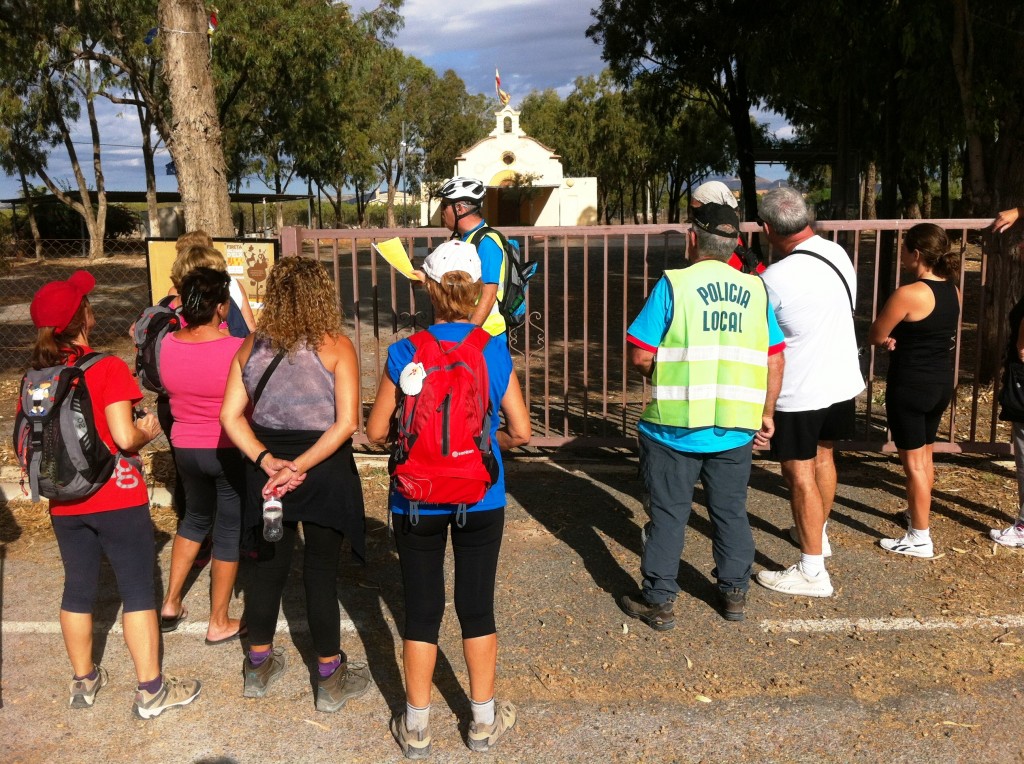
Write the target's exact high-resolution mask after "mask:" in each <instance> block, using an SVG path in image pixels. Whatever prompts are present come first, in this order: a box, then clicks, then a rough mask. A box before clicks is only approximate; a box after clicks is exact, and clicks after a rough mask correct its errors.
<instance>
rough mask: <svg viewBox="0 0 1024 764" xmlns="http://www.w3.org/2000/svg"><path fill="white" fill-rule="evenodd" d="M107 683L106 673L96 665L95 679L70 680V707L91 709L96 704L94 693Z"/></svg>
mask: <svg viewBox="0 0 1024 764" xmlns="http://www.w3.org/2000/svg"><path fill="white" fill-rule="evenodd" d="M106 683H107V671H106V669H104V668H103V667H102V666H101V665H99V664H98V663H97V664H96V678H95V679H72V680H71V703H70V705H71V707H72V708H92V704H93V703H95V702H96V693H97V692H99V691H100V688H101V687H103V686H105V685H106Z"/></svg>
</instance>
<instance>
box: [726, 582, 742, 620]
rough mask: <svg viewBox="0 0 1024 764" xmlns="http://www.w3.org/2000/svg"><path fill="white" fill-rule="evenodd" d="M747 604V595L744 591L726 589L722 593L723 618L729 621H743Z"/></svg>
mask: <svg viewBox="0 0 1024 764" xmlns="http://www.w3.org/2000/svg"><path fill="white" fill-rule="evenodd" d="M746 604H747V593H746V592H745V591H743V590H742V589H726V590H725V591H723V592H722V617H723V618H725V620H727V621H742V620H743V608H744V607H746Z"/></svg>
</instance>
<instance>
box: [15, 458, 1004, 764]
mask: <svg viewBox="0 0 1024 764" xmlns="http://www.w3.org/2000/svg"><path fill="white" fill-rule="evenodd" d="M981 465H984V466H986V467H987V469H986V470H984V471H978V470H977V469H976V468H977V467H978V466H981ZM840 469H841V482H842V483H843V485H841V487H840V492H839V498H838V500H837V504H836V510H835V515H834V519H833V521H832V523H831V524H830V536H831V539H832V545H833V548H834V550H835V556H834V558H833V559H832V561H831V563H830V566H829V569H830V571H831V573H832V576H833V580H834V584H835V585H836V590H837V593H836V596H834V597H833V598H831V599H828V600H814V599H810V598H787V597H784V596H782V595H778V594H775V593H773V592H768V591H766V590H764V589H760V588H757V587H756V585H754V588H753V589H752V591H751V597H750V604H749V608H748V616H747V620H746V621H744V622H742V623H727V622H725V621H723V620H722V619H721V618H720V616H719V615H718V614H717V612H716V611H715V609H714V596H713V595H714V589H713V586H712V584H711V583H710V581H709V579H708V575H709V573H710V570H711V568H712V562H711V555H710V541H709V538H708V536H709V533H710V524H709V521H708V519H707V514H706V512H705V511H704V510H703V508H702V507H700V506H698V507H697V509H696V511H695V514H694V517H693V519H692V521H691V529H690V534H689V536H688V539H687V541H688V544H687V548H686V550H685V551H684V555H683V563H682V565H681V568H680V585H681V587H682V589H683V593H682V594H681V595H680V599H679V601H678V602H677V606H676V612H677V623H678V626H677V628H676V629H675V630H674V631H670V632H665V633H662V634H658V633H655V632H653V631H651V630H650V629H648V628H647V627H645V626H644V625H643V624H641V623H639V622H637V621H632V620H629V619H626V618H625V617H624V616H623V615H622V613H621V612H620V611H619V610H618V609H617V608H616V606H615V604H614V599H613V595H614V594H619V593H621V592H623V591H628V590H629V589H630V587H632V586H634V582H635V580H636V577H637V573H638V561H637V554H638V552H639V534H638V528H639V524H640V521H641V517H642V509H641V508H640V505H639V502H638V501H637V499H636V497H637V496H638V495H639V489H640V486H639V483H638V481H637V480H636V470H635V464H634V463H633V462H631V461H630V460H629V458H628V457H627V456H623V457H621V459H620V460H619V461H618V462H614V463H610V462H607V461H606V462H575V463H563V464H559V463H554V462H550V461H540V462H517V463H516V464H514V465H512V466H511V468H510V470H509V473H510V479H509V484H510V504H509V513H508V522H507V527H506V533H505V541H504V548H503V556H502V563H501V568H500V570H499V584H498V594H497V600H498V607H499V612H498V617H499V629H500V639H501V655H500V669H499V670H500V676H499V693H500V695H501V696H502V697H508V698H510V699H512V700H513V701H514V702H515V703H516V704H517V705H518V706H519V708H520V712H521V722H520V725H519V728H518V729H517V730H516V731H515V732H514V733H512V734H511V735H510V736H509V737H508V739H506V740H504V741H502V743H501V745H500V746H499V748H498V749H497V750H496V751H495V752H494V754H491V755H489V756H484V758H483V759H482V758H481V755H480V754H472V753H470V752H469V751H467V750H466V749H465V747H464V745H463V744H462V742H461V738H460V736H461V735H462V734H463V733H464V728H465V720H466V719H467V717H468V715H469V711H468V701H466V699H465V694H464V692H463V691H462V690H461V689H460V688H461V687H462V686H465V684H466V672H465V666H464V663H463V661H462V657H461V653H460V648H459V633H458V627H457V624H456V623H454V612H451V611H452V608H449V615H448V619H447V620H446V623H445V626H444V628H443V629H442V635H441V647H442V650H443V653H444V656H445V657H444V658H443V659H442V661H441V662H440V665H439V669H438V673H437V677H436V678H437V687H438V690H437V693H436V694H435V702H434V711H433V716H432V719H433V722H432V728H433V731H434V738H435V743H434V750H435V753H434V757H433V758H434V760H436V761H441V762H447V761H452V762H461V761H481V760H485V759H488V758H489V759H491V760H494V761H516V762H534V761H585V760H592V759H596V758H598V757H599V758H600V759H601V760H610V761H623V762H633V761H650V762H670V761H707V762H733V761H739V762H762V761H772V762H774V761H778V762H791V761H792V762H804V761H806V762H811V761H814V762H822V761H826V762H833V761H834V762H846V761H864V762H874V761H886V762H901V761H907V762H912V761H925V760H932V761H936V762H947V761H964V762H978V761H985V762H988V761H997V762H998V761H1024V753H1022V749H1024V744H1022V742H1021V741H1022V740H1024V737H1022V735H1021V734H1020V731H1019V727H1020V725H1019V719H1020V717H1021V711H1022V710H1024V702H1022V699H1021V695H1022V693H1024V665H1022V660H1021V659H1022V657H1024V655H1022V649H1024V646H1022V628H1024V617H1022V614H1024V609H1022V608H1021V607H1020V606H1019V593H1020V578H1021V574H1022V572H1024V554H1022V553H1016V552H1013V551H1010V550H1005V549H999V550H998V552H997V553H996V554H995V555H993V554H992V548H991V545H990V544H988V543H987V542H986V541H985V538H984V531H985V530H986V529H987V528H988V527H989V524H993V525H995V524H999V523H1002V522H1003V521H1004V520H1005V519H1006V516H1007V513H1008V512H1009V507H1010V506H1011V505H1012V502H1013V499H1014V491H1013V480H1012V470H1011V469H1010V467H1009V466H1008V465H1006V464H999V463H996V464H988V463H987V462H983V461H981V460H969V459H967V458H965V457H961V458H959V459H954V460H951V461H948V462H944V463H942V464H940V465H938V466H937V485H938V487H939V488H938V490H937V492H936V496H937V508H936V509H937V512H936V519H935V522H934V535H935V537H936V539H937V553H940V554H943V555H944V556H942V557H940V558H938V559H936V560H934V561H924V560H914V559H905V558H902V557H895V556H890V555H886V554H885V553H884V552H882V551H881V550H880V549H879V548H878V546H877V538H878V537H879V536H881V535H882V534H883V533H884V534H889V533H893V532H895V530H896V526H895V524H894V518H895V516H896V515H897V514H898V513H899V512H900V511H901V508H902V506H903V505H902V504H901V495H902V477H901V475H900V474H899V473H898V471H897V470H896V469H894V462H893V460H892V459H890V458H886V457H880V456H874V455H868V456H848V457H846V458H844V460H843V462H842V464H841V468H840ZM363 471H364V474H365V476H366V480H365V486H366V490H367V496H368V506H369V507H370V517H369V518H368V529H369V531H370V534H369V538H370V556H371V564H370V565H369V566H368V567H367V568H365V569H361V568H357V567H355V566H352V565H344V566H343V567H342V569H341V571H340V573H339V575H340V579H341V582H342V587H341V591H342V594H341V600H342V607H343V610H344V614H343V618H344V619H345V620H344V623H343V626H344V632H343V644H344V646H345V649H346V650H347V651H348V652H349V653H350V654H351V656H352V657H353V658H354V659H365V660H367V662H368V663H369V665H370V668H371V671H372V673H373V677H374V681H375V687H374V689H372V690H371V692H370V693H369V694H368V695H366V696H364V697H363V698H361V699H359V700H357V701H354V702H352V703H351V704H350V705H349V706H348V707H346V708H345V709H344V710H343V711H342V712H340V713H338V714H334V715H332V714H321V713H317V712H316V711H315V710H314V708H313V695H312V690H311V683H310V678H309V675H308V671H307V670H306V669H305V668H304V667H303V662H306V663H310V662H311V661H312V655H311V644H310V641H309V635H308V633H307V632H306V629H305V625H304V621H303V608H302V602H301V589H300V587H299V586H295V585H293V586H291V587H290V588H289V589H288V591H287V592H286V598H285V606H284V608H283V613H282V627H281V629H280V630H279V644H281V645H282V646H284V647H285V649H286V651H287V653H288V657H289V659H290V666H289V670H288V672H287V673H286V674H285V676H284V677H282V681H281V682H280V683H279V684H277V685H275V687H274V688H273V690H272V692H271V694H270V696H268V697H267V698H266V699H264V700H243V699H242V698H241V697H240V691H241V674H240V667H241V660H242V652H241V647H240V646H239V645H237V644H234V645H226V646H221V647H206V646H204V645H203V641H202V640H203V635H204V633H205V621H204V616H205V614H206V613H207V612H208V607H207V605H206V604H205V603H204V600H205V599H206V596H205V592H206V588H207V586H208V580H207V575H208V574H207V573H206V572H205V571H204V572H203V573H201V574H200V575H199V577H198V578H197V580H196V581H195V583H194V585H193V587H192V590H191V593H190V594H189V596H188V598H187V604H188V606H189V610H190V613H191V616H190V620H189V622H188V623H187V624H185V625H184V627H183V628H182V629H181V630H179V632H176V633H174V634H170V635H167V636H166V638H165V641H164V653H165V667H166V670H167V671H168V672H169V673H179V674H187V675H194V676H199V677H200V678H202V679H203V681H204V690H203V694H202V696H201V697H200V698H199V699H198V700H197V701H196V703H195V704H193V706H191V707H189V708H186V709H178V710H174V711H171V712H168V713H167V714H165V715H164V716H161V717H160V718H158V719H155V720H152V721H148V722H142V721H138V720H135V719H134V718H133V717H132V716H131V715H130V713H129V709H130V703H131V698H132V688H133V686H134V685H133V681H132V676H131V669H130V662H129V660H128V657H127V653H126V651H125V648H124V644H123V642H122V640H121V637H120V630H119V628H118V626H117V624H116V618H117V608H118V603H117V601H116V599H115V598H110V599H107V600H105V601H104V602H103V603H102V604H101V607H100V610H99V618H98V620H99V621H100V622H101V628H99V629H98V631H99V633H98V634H97V650H98V652H99V653H100V654H101V656H102V658H101V660H102V662H103V665H104V666H105V667H107V668H108V670H109V671H110V675H111V683H110V685H108V686H107V687H106V688H105V689H104V690H103V691H102V692H101V693H100V695H99V697H98V700H97V704H96V706H95V708H93V709H91V710H86V711H72V710H70V709H68V708H67V705H66V704H67V696H66V683H67V679H68V678H69V676H68V669H67V662H66V656H65V654H64V649H63V645H62V642H61V639H60V636H59V628H58V627H57V624H56V612H57V607H58V603H59V591H60V584H61V570H60V564H59V560H58V559H57V552H56V548H55V545H54V543H53V541H52V538H50V537H48V535H47V534H45V533H41V532H38V531H34V532H31V533H29V532H27V531H25V532H23V533H22V534H21V535H20V538H18V539H17V540H15V541H12V542H11V543H9V544H7V545H6V546H5V558H4V566H3V574H2V585H3V590H2V594H3V610H2V615H3V623H2V684H0V689H2V700H3V704H4V708H3V710H2V711H0V731H2V733H3V734H2V735H0V761H4V762H12V761H26V762H29V761H32V762H34V761H60V760H64V761H69V762H76V761H86V760H88V761H107V762H135V761H146V762H156V763H159V762H293V761H294V762H306V761H308V762H313V761H325V760H329V761H339V762H348V761H351V762H364V761H365V762H377V761H397V760H400V756H399V752H398V749H397V747H396V746H395V744H394V742H393V741H392V740H391V738H390V736H389V735H388V733H387V731H386V723H387V719H388V716H389V713H390V711H389V709H390V708H397V707H399V706H400V705H401V703H402V702H403V697H402V687H401V674H400V662H399V655H398V648H399V645H400V640H399V637H398V636H397V635H398V629H397V627H396V620H397V622H398V623H400V620H401V611H402V604H401V587H400V586H399V584H398V578H397V575H398V572H397V561H396V558H395V556H394V553H393V547H392V546H391V545H390V542H389V540H388V539H387V536H386V533H385V531H384V513H383V511H382V504H381V497H382V492H383V488H384V482H385V480H384V477H383V474H382V473H381V471H380V468H379V466H377V465H376V464H373V463H368V464H366V465H363ZM993 495H995V496H999V497H1002V499H1001V500H1000V501H999V504H1000V505H1001V508H998V507H996V506H993V504H994V502H993V501H992V499H991V498H990V497H991V496H993ZM784 496H785V491H784V488H783V487H782V485H781V480H780V478H779V476H778V471H777V467H776V466H775V465H773V464H771V463H770V462H762V461H758V462H757V463H756V466H755V471H754V477H753V488H752V490H751V495H750V513H751V522H752V525H753V527H754V533H755V539H756V542H757V547H758V557H757V561H756V565H755V567H761V566H768V567H775V566H781V565H784V564H790V563H791V562H793V561H795V560H796V559H797V554H798V552H797V550H796V549H795V548H794V547H793V546H792V545H791V544H790V543H789V541H788V539H787V537H786V534H785V533H784V529H785V528H786V527H787V526H788V524H789V523H788V505H787V503H786V500H785V498H784ZM698 498H699V497H698ZM6 511H9V510H6V509H0V512H6ZM21 511H22V510H18V512H21ZM18 516H19V515H18V514H15V517H18ZM23 524H24V525H25V526H26V528H28V526H29V525H30V523H28V522H25V521H23ZM15 535H16V534H15ZM167 540H168V539H167V538H162V539H161V544H162V549H161V559H162V566H163V570H166V568H167V557H168V555H169V552H170V545H169V544H167V543H166V542H167ZM449 573H450V571H449ZM244 579H245V571H243V576H242V580H243V583H244ZM235 607H236V608H237V610H238V611H239V612H240V610H241V603H240V602H239V603H237V604H236V606H235Z"/></svg>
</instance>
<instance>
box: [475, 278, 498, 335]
mask: <svg viewBox="0 0 1024 764" xmlns="http://www.w3.org/2000/svg"><path fill="white" fill-rule="evenodd" d="M497 299H498V285H497V284H484V290H483V292H481V293H480V302H478V303H477V304H476V310H474V311H473V315H472V316H470V317H469V320H470V321H472V322H473V323H474V324H476V325H477V326H483V325H484V321H486V320H487V317H488V316H489V315H491V308H492V307H494V303H495V301H496V300H497Z"/></svg>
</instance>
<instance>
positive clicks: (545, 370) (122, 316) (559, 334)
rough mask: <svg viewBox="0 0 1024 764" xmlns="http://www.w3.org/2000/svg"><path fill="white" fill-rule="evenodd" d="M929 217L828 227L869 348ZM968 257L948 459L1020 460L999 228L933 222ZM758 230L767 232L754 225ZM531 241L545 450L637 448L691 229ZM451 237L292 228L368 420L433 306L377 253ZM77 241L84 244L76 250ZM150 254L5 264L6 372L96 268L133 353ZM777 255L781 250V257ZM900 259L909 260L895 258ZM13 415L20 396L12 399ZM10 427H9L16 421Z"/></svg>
mask: <svg viewBox="0 0 1024 764" xmlns="http://www.w3.org/2000/svg"><path fill="white" fill-rule="evenodd" d="M918 222H921V221H877V220H875V221H828V222H822V223H819V225H818V231H819V233H821V234H822V235H824V236H827V237H829V238H832V239H834V240H837V241H839V242H840V243H841V244H842V245H843V246H844V247H845V248H846V250H847V252H849V254H850V257H851V259H852V261H853V263H854V265H855V267H856V269H857V272H858V283H859V285H860V289H859V290H858V291H859V294H858V304H857V314H856V325H857V332H858V337H859V338H860V339H861V341H862V342H863V339H864V337H866V334H867V328H868V326H869V325H870V323H871V321H872V319H873V318H874V316H875V314H876V313H877V311H878V310H879V309H880V308H881V306H882V304H883V303H884V300H885V297H886V295H885V294H880V292H879V284H880V283H884V282H885V280H886V276H888V278H889V280H890V283H893V284H895V283H898V277H899V274H898V273H896V272H895V267H896V266H895V265H893V266H892V267H891V268H890V269H889V272H888V273H886V272H885V270H884V269H883V268H882V264H883V262H885V260H886V258H885V257H883V255H884V252H883V239H884V238H885V237H883V236H882V235H880V232H884V231H892V232H895V234H896V236H895V237H894V241H895V242H896V243H895V244H893V246H894V247H896V246H898V241H899V238H900V237H899V232H900V231H902V230H906V229H907V228H909V227H910V226H911V225H913V224H915V223H918ZM933 222H936V223H938V224H939V225H942V226H943V227H945V228H946V229H947V230H949V231H950V234H951V237H952V238H954V240H957V241H959V242H960V243H961V244H962V245H963V246H964V248H965V255H966V256H965V258H964V260H963V267H962V271H961V277H960V284H961V288H962V290H963V295H964V309H963V315H962V317H961V320H962V324H961V328H960V331H959V333H958V336H957V350H956V373H957V380H958V391H957V398H956V403H955V405H954V406H953V407H951V410H950V412H949V413H948V414H947V416H946V419H945V422H944V423H943V426H942V428H941V429H940V438H941V442H940V443H938V444H937V445H936V448H937V450H945V451H961V450H962V451H980V452H986V453H1008V452H1009V445H1008V442H1007V441H1008V430H1007V429H1006V427H1005V425H1002V424H1000V423H997V422H996V419H995V416H994V414H995V401H994V390H993V389H992V386H991V385H982V384H980V383H979V381H978V377H979V375H978V367H979V362H980V355H979V342H978V329H979V321H980V320H981V315H982V305H983V304H984V303H985V300H986V299H987V298H988V292H989V291H990V287H989V285H987V284H986V283H985V272H986V262H987V258H988V255H987V253H986V252H985V250H984V247H983V237H982V236H981V235H980V234H979V232H980V230H981V229H982V228H984V227H985V226H987V225H988V222H989V221H987V220H941V221H933ZM743 227H744V230H745V231H747V232H749V233H755V232H756V231H757V227H756V226H754V225H753V224H744V226H743ZM503 231H504V232H505V234H506V235H508V236H510V237H515V238H516V239H518V240H519V242H520V244H521V247H522V251H523V254H524V257H525V258H526V259H528V260H537V261H539V263H540V272H539V275H538V276H537V277H536V278H534V280H533V281H532V282H531V286H530V290H529V296H528V307H529V321H528V322H527V324H526V325H525V326H523V327H521V328H520V329H518V330H514V331H512V332H511V334H510V344H511V348H512V352H513V356H514V358H515V361H516V369H517V372H518V373H519V375H520V381H521V383H522V386H523V391H524V393H525V396H526V400H527V404H528V406H529V408H530V412H531V415H532V417H533V421H534V436H535V437H534V440H533V443H534V444H535V445H538V446H548V447H563V448H564V447H573V446H586V447H612V448H616V447H626V448H631V447H633V445H634V444H635V433H636V421H637V419H638V417H639V415H640V413H641V412H642V411H643V407H644V405H645V404H646V402H647V400H648V399H649V395H650V390H649V387H648V385H647V383H646V382H645V381H644V380H643V379H642V378H641V377H640V376H639V375H638V374H636V373H635V372H633V371H632V370H631V368H630V367H629V363H628V358H627V355H626V353H625V352H624V337H625V332H626V328H627V327H628V325H629V323H630V321H632V319H633V318H634V317H635V316H636V314H637V313H638V312H639V310H640V308H641V306H642V305H643V302H644V299H645V298H646V295H647V294H648V293H649V292H650V289H651V288H652V287H653V286H654V283H655V281H656V280H657V279H658V278H659V277H660V276H661V274H662V272H663V271H664V270H665V269H667V268H673V267H678V266H680V265H681V264H682V263H683V261H684V255H683V253H684V249H685V239H684V236H683V234H682V232H681V230H680V227H679V226H666V225H646V226H614V227H591V228H530V227H516V228H505V229H503ZM449 235H450V234H449V232H448V231H446V230H444V229H392V230H384V229H372V230H348V229H345V230H312V229H303V228H286V229H285V230H284V231H282V236H281V238H282V251H283V252H284V254H286V255H288V254H302V255H305V256H309V257H316V258H319V259H320V260H321V261H323V262H324V264H325V265H326V266H327V267H328V270H329V271H330V272H331V273H332V274H333V277H334V281H335V285H336V290H337V296H338V301H339V304H340V305H341V306H342V310H343V312H344V314H345V316H346V324H347V326H348V330H349V336H350V337H351V338H352V339H353V341H354V342H355V344H356V347H357V349H358V359H359V366H360V378H361V384H362V397H363V401H364V408H365V410H367V411H368V409H369V406H370V404H371V403H372V401H373V397H374V394H375V392H376V389H377V384H378V382H379V380H380V376H381V374H382V372H383V368H384V364H385V360H386V357H387V349H388V347H389V345H390V344H391V343H392V342H394V341H395V340H396V339H398V338H401V337H405V336H408V335H409V334H410V333H411V332H412V331H414V330H415V329H417V328H422V327H425V326H427V325H429V323H430V321H431V316H430V305H429V301H428V300H427V297H426V294H425V292H424V290H423V289H421V288H418V287H416V286H414V285H413V283H411V282H409V281H407V280H406V279H405V278H404V277H403V276H401V275H399V274H397V273H396V272H395V271H394V270H393V269H392V268H391V267H390V266H388V265H387V264H386V263H385V262H384V261H383V260H382V259H381V258H380V257H379V256H377V255H376V254H375V253H374V252H373V250H372V249H371V247H370V243H371V242H376V241H382V240H385V239H389V238H391V237H394V236H398V237H400V238H402V240H403V241H404V242H405V245H406V249H407V250H408V251H409V252H410V253H411V254H413V256H414V259H418V258H421V257H422V256H423V255H425V254H426V253H427V252H428V251H429V250H430V249H432V248H433V247H434V246H436V245H437V244H439V243H441V242H442V241H443V240H445V239H447V238H448V237H449ZM75 243H76V244H77V242H75ZM143 251H144V245H140V246H139V248H138V250H137V252H136V253H135V254H119V255H114V256H111V257H105V258H102V259H99V260H95V261H89V260H84V259H81V258H78V257H65V258H55V257H47V258H45V259H43V260H41V261H30V260H15V259H11V258H3V259H0V372H2V373H3V376H5V377H6V378H7V379H8V380H9V379H12V378H14V377H15V375H16V374H17V373H20V371H21V370H22V369H23V368H24V366H25V363H26V361H27V355H28V354H27V349H28V347H29V345H30V343H31V341H32V337H33V336H34V331H33V329H32V325H31V318H30V316H29V303H30V302H31V299H32V295H33V294H34V293H35V291H36V289H38V288H39V286H41V285H42V284H43V283H45V282H46V281H49V280H52V279H63V278H67V277H68V276H69V275H70V274H71V273H72V272H73V271H74V270H75V269H76V268H80V267H88V268H89V270H90V271H91V272H92V273H93V274H94V275H95V276H96V279H97V287H96V290H95V292H94V295H93V296H92V299H93V303H94V305H95V307H96V313H97V316H98V325H97V327H96V329H95V331H94V333H93V338H92V339H93V344H94V345H95V346H96V347H97V348H102V349H104V350H108V351H111V352H114V353H117V354H119V355H121V356H122V357H123V358H125V359H126V360H130V359H132V358H133V356H134V349H133V347H132V344H131V341H130V339H129V338H128V331H127V330H128V326H129V324H130V323H131V322H132V321H133V320H134V319H135V317H136V316H137V315H138V313H139V311H141V310H142V308H143V307H145V306H146V305H147V304H148V302H149V289H148V278H147V268H146V259H145V255H144V254H143ZM770 257H771V253H769V258H770ZM891 261H892V262H893V263H896V262H898V258H897V257H892V258H891ZM861 359H862V370H863V372H864V374H865V378H866V379H867V380H868V389H867V391H866V392H865V393H864V394H862V395H861V396H860V397H859V399H858V408H859V418H858V429H857V434H856V439H855V440H854V441H851V442H849V443H847V444H845V447H847V448H855V449H869V450H879V449H887V450H891V448H892V444H891V443H888V442H887V441H888V437H887V433H886V429H885V400H884V382H883V379H884V372H885V366H886V358H885V354H884V353H879V352H876V350H875V349H874V348H867V347H865V348H864V350H863V352H862V356H861ZM11 405H12V406H13V398H12V401H11ZM5 419H6V417H5ZM357 440H360V441H363V442H365V441H364V439H363V438H362V432H361V431H360V433H359V434H358V435H357Z"/></svg>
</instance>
